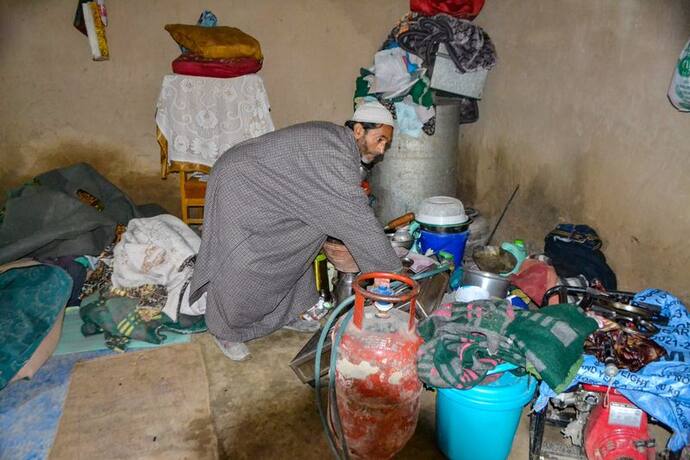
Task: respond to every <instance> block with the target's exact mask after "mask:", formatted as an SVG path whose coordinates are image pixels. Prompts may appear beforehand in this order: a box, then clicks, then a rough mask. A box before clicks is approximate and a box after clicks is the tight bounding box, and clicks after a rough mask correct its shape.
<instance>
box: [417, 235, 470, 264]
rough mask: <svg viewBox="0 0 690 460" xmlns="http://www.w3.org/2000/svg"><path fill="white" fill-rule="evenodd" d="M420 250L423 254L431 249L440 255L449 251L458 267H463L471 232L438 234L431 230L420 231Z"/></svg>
mask: <svg viewBox="0 0 690 460" xmlns="http://www.w3.org/2000/svg"><path fill="white" fill-rule="evenodd" d="M419 232H420V234H419V248H420V252H421V253H422V254H424V253H426V251H427V250H429V249H431V250H433V251H434V253H436V254H438V253H439V252H440V251H447V252H449V253H451V254H452V255H453V260H454V261H455V266H456V267H461V266H462V258H463V256H464V255H465V244H466V243H467V238H468V237H469V236H470V232H469V230H468V231H464V232H460V233H437V232H430V231H429V230H424V229H420V230H419Z"/></svg>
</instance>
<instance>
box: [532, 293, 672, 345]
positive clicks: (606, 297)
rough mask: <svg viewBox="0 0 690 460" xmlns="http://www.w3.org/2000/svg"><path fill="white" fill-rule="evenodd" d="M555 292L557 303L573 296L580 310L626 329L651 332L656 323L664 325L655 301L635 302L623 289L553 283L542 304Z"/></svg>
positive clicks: (650, 334) (647, 334) (654, 332)
mask: <svg viewBox="0 0 690 460" xmlns="http://www.w3.org/2000/svg"><path fill="white" fill-rule="evenodd" d="M555 295H557V296H558V300H559V302H561V303H566V302H568V299H569V298H573V297H574V298H575V299H577V305H578V306H579V307H580V308H581V309H582V310H584V311H592V312H594V313H597V314H598V315H601V316H603V317H604V318H607V319H609V320H611V321H614V322H616V323H618V324H619V325H620V326H622V327H623V328H624V329H625V330H626V331H628V332H631V333H635V334H642V335H644V336H647V337H649V336H652V335H654V334H656V333H657V332H658V331H659V329H658V328H657V325H660V326H665V325H667V324H668V318H666V317H664V316H661V310H660V309H659V307H657V306H656V305H650V304H646V303H644V302H640V303H636V302H635V300H634V296H635V294H634V293H632V292H625V291H599V290H596V289H594V288H591V287H587V288H582V287H575V286H554V287H552V288H551V289H549V290H548V291H546V293H545V294H544V298H543V299H542V303H541V305H542V306H546V305H548V303H549V299H551V297H553V296H555Z"/></svg>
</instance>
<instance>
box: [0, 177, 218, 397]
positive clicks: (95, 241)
mask: <svg viewBox="0 0 690 460" xmlns="http://www.w3.org/2000/svg"><path fill="white" fill-rule="evenodd" d="M200 244H201V240H200V238H199V236H198V235H196V234H195V233H194V231H192V230H191V229H190V228H189V227H187V226H186V225H185V224H184V223H183V222H182V221H180V220H179V219H177V218H176V217H174V216H172V215H169V214H166V213H165V210H164V209H163V208H161V207H160V206H157V205H155V204H149V205H143V206H137V205H136V204H135V203H134V202H133V201H132V200H131V199H130V198H129V197H128V196H127V195H126V194H124V193H123V192H122V191H121V190H119V189H118V188H117V187H116V186H115V185H114V184H112V183H111V182H109V181H108V180H107V179H106V178H105V177H103V176H102V175H100V174H99V173H98V171H96V170H95V169H94V168H93V167H91V166H90V165H88V164H85V163H79V164H75V165H72V166H68V167H65V168H60V169H55V170H52V171H48V172H45V173H43V174H40V175H38V176H36V177H35V178H33V180H32V181H30V182H29V183H27V184H25V185H23V186H21V187H18V188H16V189H13V190H11V191H10V192H9V193H8V198H7V201H6V202H5V205H4V207H2V209H0V336H2V337H3V339H4V340H3V343H2V344H1V345H0V362H2V365H1V366H0V388H2V387H3V386H4V385H6V384H7V383H8V382H9V381H11V380H12V379H16V378H23V377H31V376H32V375H33V374H34V373H35V372H36V371H37V370H38V368H39V367H40V366H41V365H42V364H43V363H44V362H45V360H46V359H48V358H49V357H50V355H51V354H52V353H53V351H54V350H55V348H56V346H57V343H58V341H59V339H60V334H61V331H62V318H63V314H64V312H65V307H66V306H77V305H79V306H80V310H79V313H80V317H81V319H82V320H83V323H84V324H83V326H82V333H84V335H88V334H96V333H101V332H105V337H104V338H105V340H106V345H108V346H109V347H110V348H114V349H119V350H121V349H124V348H125V347H126V345H127V343H128V342H129V340H130V339H139V340H143V341H147V342H150V343H156V344H159V343H161V342H163V341H164V340H165V339H166V337H165V336H164V335H163V334H162V331H164V330H166V329H167V330H172V331H175V332H182V333H192V332H201V331H203V330H205V328H206V326H205V322H204V318H203V313H204V310H205V303H204V301H205V299H204V298H202V299H200V300H199V301H198V302H196V303H195V304H194V305H190V304H189V293H188V286H189V281H190V278H191V275H192V270H193V266H194V260H195V257H196V253H197V252H198V250H199V246H200Z"/></svg>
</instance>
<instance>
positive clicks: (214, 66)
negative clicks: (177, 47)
mask: <svg viewBox="0 0 690 460" xmlns="http://www.w3.org/2000/svg"><path fill="white" fill-rule="evenodd" d="M260 69H261V61H257V60H256V59H254V58H248V57H242V58H232V59H206V58H202V57H200V56H194V55H189V54H183V55H182V56H180V57H178V58H177V59H175V60H174V61H173V62H172V70H173V72H174V73H176V74H181V75H194V76H197V77H214V78H232V77H239V76H242V75H247V74H250V73H256V72H258V71H259V70H260Z"/></svg>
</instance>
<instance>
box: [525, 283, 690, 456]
mask: <svg viewBox="0 0 690 460" xmlns="http://www.w3.org/2000/svg"><path fill="white" fill-rule="evenodd" d="M635 301H637V302H645V303H648V304H651V305H657V306H659V307H661V314H662V315H663V316H666V317H668V319H669V324H668V326H665V327H661V326H660V327H659V332H658V333H657V334H656V335H654V336H653V337H652V339H653V340H654V341H655V342H656V343H658V344H659V345H661V346H662V347H664V349H666V352H667V356H665V357H663V358H662V359H660V360H659V361H654V362H652V363H649V364H647V365H646V366H645V367H643V368H642V369H640V370H639V371H637V372H630V371H627V370H621V371H620V372H618V374H617V375H616V376H615V377H613V379H611V378H609V377H606V374H605V373H604V364H603V363H601V362H599V361H597V359H596V358H595V357H594V356H591V355H585V357H584V358H585V359H584V362H583V364H582V366H581V367H580V370H579V371H578V373H577V376H576V377H575V380H574V381H573V383H572V385H575V384H578V383H590V384H595V385H609V384H611V386H612V387H614V388H616V389H617V390H619V391H620V392H621V393H622V394H623V396H625V397H626V398H628V399H629V400H630V401H631V402H632V403H633V404H635V405H636V406H637V407H639V408H640V409H642V410H644V411H645V412H647V413H648V414H649V415H651V416H652V417H654V418H655V419H657V420H659V421H661V422H662V423H664V424H666V425H667V426H669V427H670V428H671V429H672V430H673V436H672V437H671V438H670V439H669V442H668V448H669V449H671V450H673V451H678V450H681V449H682V448H683V447H684V446H686V445H689V444H690V315H689V314H688V310H687V308H686V307H685V305H683V303H682V302H681V301H680V300H679V299H678V298H676V297H674V296H673V295H671V294H670V293H668V292H666V291H662V290H660V289H646V290H644V291H641V292H639V293H638V294H636V295H635ZM572 385H571V386H572ZM553 396H555V393H554V392H553V390H551V388H549V386H548V385H546V384H545V383H544V382H542V383H541V385H540V387H539V397H538V399H537V401H536V403H535V405H534V409H535V410H536V411H541V410H542V409H543V408H544V407H546V404H547V402H548V400H549V398H550V397H553Z"/></svg>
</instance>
